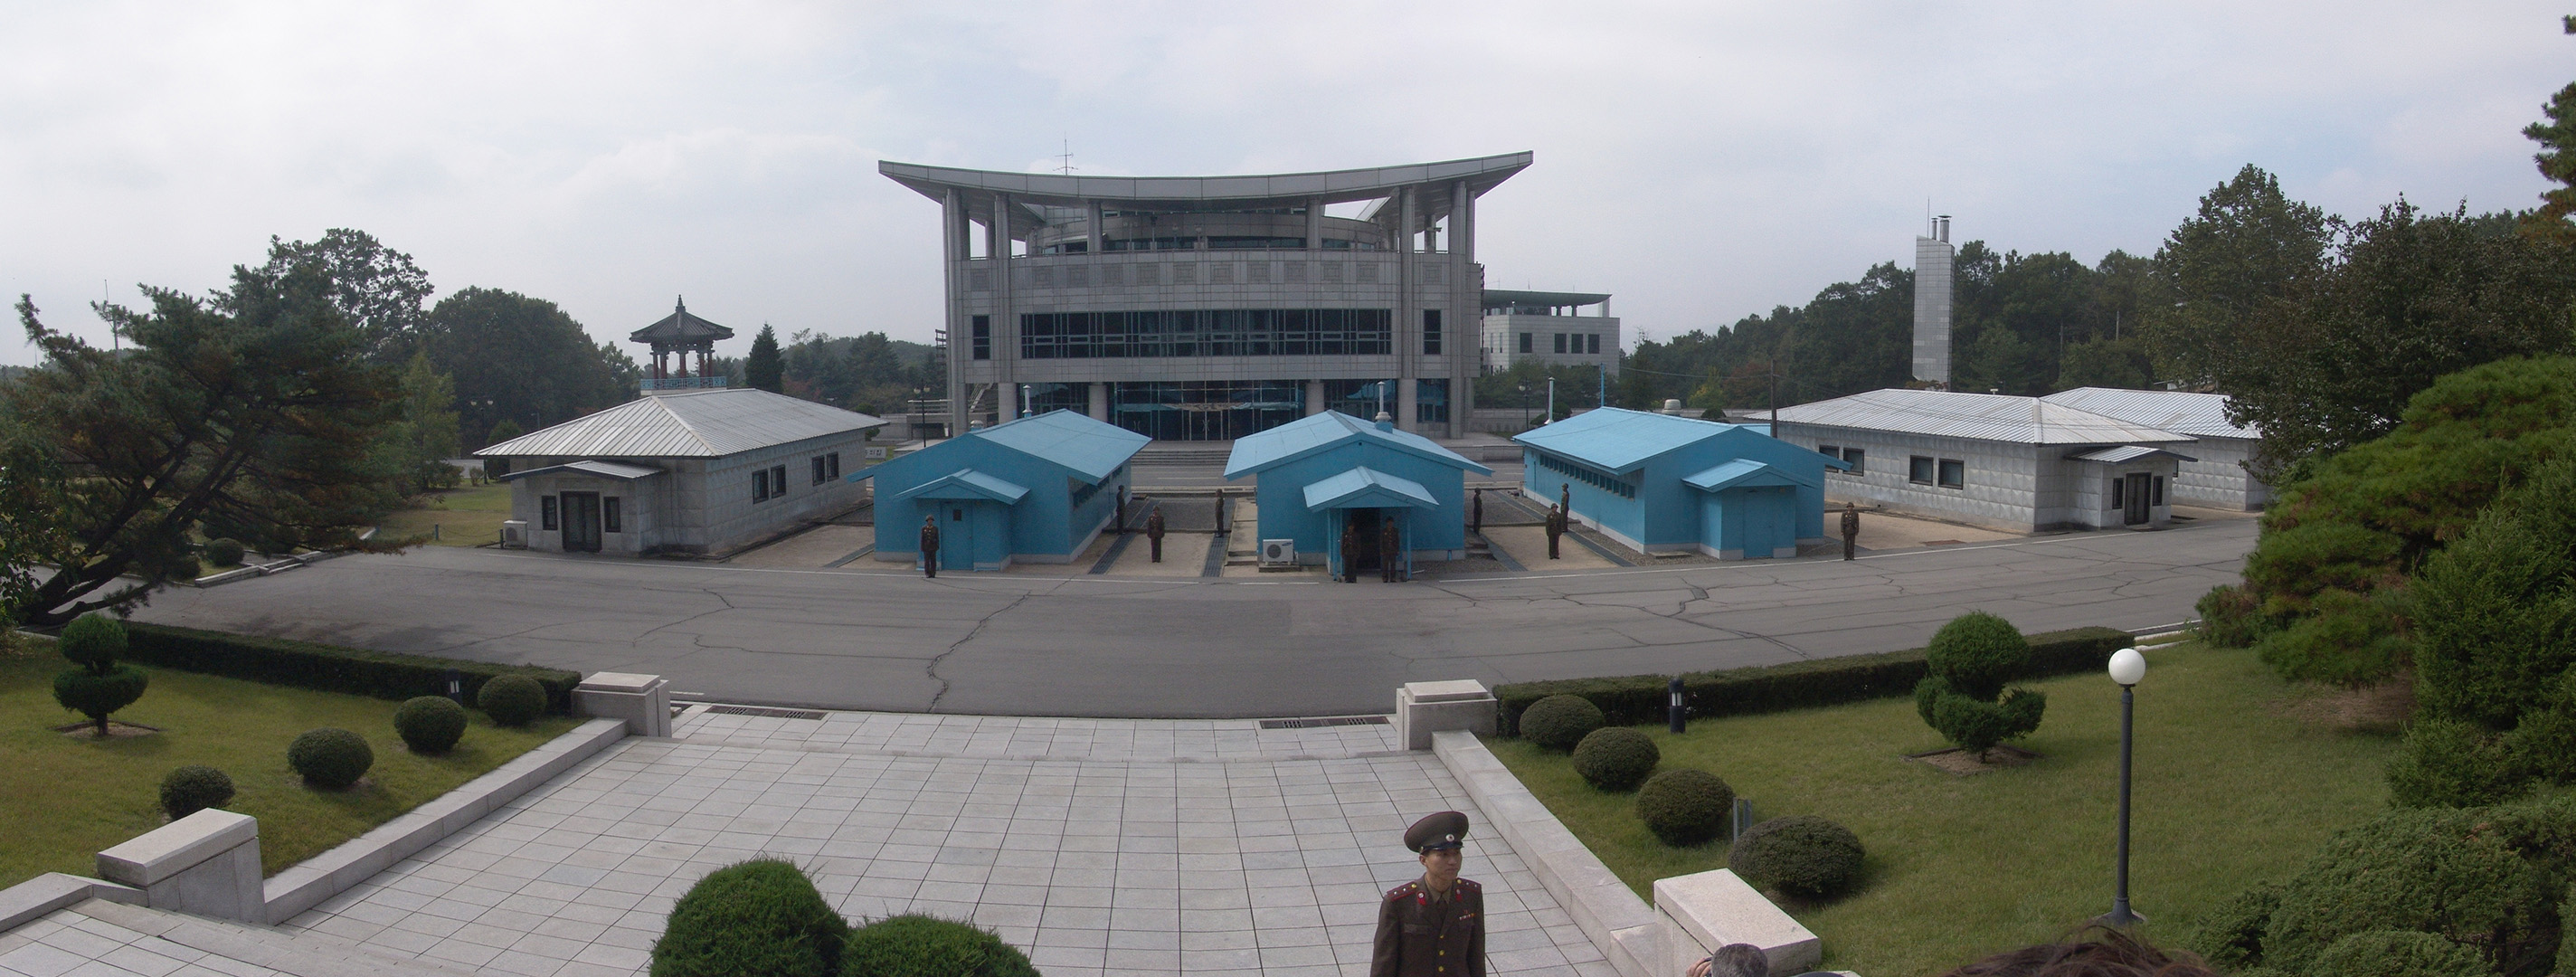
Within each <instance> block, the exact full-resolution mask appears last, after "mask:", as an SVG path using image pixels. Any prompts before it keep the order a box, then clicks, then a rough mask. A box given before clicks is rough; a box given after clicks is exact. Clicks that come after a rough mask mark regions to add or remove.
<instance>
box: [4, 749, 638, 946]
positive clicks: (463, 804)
mask: <svg viewBox="0 0 2576 977" xmlns="http://www.w3.org/2000/svg"><path fill="white" fill-rule="evenodd" d="M625 736H626V721H625V720H622V719H593V720H590V721H588V722H585V723H583V724H581V725H580V726H577V727H574V728H573V730H572V732H569V733H565V734H563V735H561V736H557V737H555V738H554V739H553V740H550V741H548V742H546V743H545V744H544V745H541V746H539V747H537V748H536V749H533V750H529V751H528V752H526V753H523V754H520V755H519V756H518V758H516V759H513V760H511V761H510V762H508V763H504V764H502V765H501V766H500V767H499V768H498V769H496V770H493V771H492V772H491V773H487V774H484V775H482V776H480V777H476V778H474V779H473V780H470V781H467V782H466V783H465V784H464V786H461V787H458V788H456V789H455V790H451V791H448V792H447V793H445V794H441V795H439V796H438V797H436V798H435V799H432V800H430V801H429V802H428V803H425V804H422V805H421V806H419V807H416V808H413V809H411V810H410V811H408V812H405V813H404V814H402V815H400V816H398V817H396V818H394V819H393V820H391V821H387V822H385V823H383V824H380V825H377V826H376V827H375V828H374V829H373V830H370V831H368V832H367V833H366V834H362V835H359V836H357V837H355V838H351V839H349V840H348V841H345V842H342V843H341V844H340V845H339V847H336V848H333V849H331V850H330V851H326V852H323V853H322V854H319V855H315V856H313V857H312V858H308V859H305V860H304V861H303V862H302V863H301V864H298V865H296V866H294V867H292V868H289V869H287V870H286V871H283V872H279V873H277V874H276V875H275V876H272V877H270V878H269V879H268V881H267V882H266V883H265V884H264V885H263V887H262V892H261V894H262V897H263V901H265V902H266V903H267V904H268V922H269V923H270V924H271V925H275V924H278V923H283V922H285V921H287V920H289V919H293V918H295V915H296V914H297V913H301V912H303V911H305V910H307V909H311V908H313V907H314V906H316V905H320V904H321V902H322V901H323V900H325V899H329V898H331V897H332V896H336V895H339V894H340V893H342V892H345V891H347V890H348V889H349V887H351V886H354V885H357V884H358V883H360V882H364V881H366V880H368V879H370V878H373V877H375V875H376V873H378V872H382V871H384V870H386V869H388V868H392V867H393V865H394V863H395V862H399V861H402V860H403V859H405V858H408V857H410V856H411V855H412V854H414V853H416V852H418V851H420V850H421V849H423V848H427V847H429V846H431V845H434V844H437V843H438V842H440V841H443V840H445V839H446V838H447V836H448V835H452V834H455V833H456V832H458V831H461V830H464V828H465V826H466V825H469V824H473V823H474V822H476V821H479V820H482V818H483V816H484V815H487V814H490V813H492V812H493V811H495V810H499V809H500V808H501V807H502V806H503V805H506V804H508V803H510V802H511V801H514V800H517V799H518V798H519V796H520V795H522V794H525V793H527V792H528V791H530V790H534V789H536V788H537V787H538V786H540V785H542V784H544V783H545V782H546V781H549V780H553V779H554V778H556V777H557V776H560V775H562V774H563V772H564V771H566V770H570V769H572V768H573V766H574V765H576V764H579V763H580V762H582V761H584V760H587V759H590V758H591V757H592V756H593V755H596V754H597V753H599V751H601V750H603V749H606V748H607V747H608V745H609V744H611V743H615V742H617V741H618V740H620V739H624V738H625ZM12 891H14V890H12Z"/></svg>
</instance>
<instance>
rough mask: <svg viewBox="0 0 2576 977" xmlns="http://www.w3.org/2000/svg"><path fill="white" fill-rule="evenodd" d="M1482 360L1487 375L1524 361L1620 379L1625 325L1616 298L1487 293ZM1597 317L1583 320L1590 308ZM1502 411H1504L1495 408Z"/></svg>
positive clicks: (1592, 316) (1580, 295)
mask: <svg viewBox="0 0 2576 977" xmlns="http://www.w3.org/2000/svg"><path fill="white" fill-rule="evenodd" d="M1484 297H1485V298H1484V307H1485V308H1484V312H1485V316H1484V321H1483V323H1482V325H1481V329H1480V335H1481V337H1482V338H1481V340H1480V342H1479V346H1480V348H1479V349H1478V351H1477V352H1478V354H1479V355H1481V356H1482V357H1483V358H1484V371H1485V372H1486V373H1500V372H1502V371H1504V370H1508V369H1511V368H1512V364H1514V363H1518V362H1520V361H1522V360H1537V361H1539V362H1541V363H1545V364H1548V365H1550V366H1597V367H1600V368H1602V369H1603V370H1606V371H1608V372H1609V374H1610V375H1611V376H1614V377H1615V376H1618V375H1619V347H1620V343H1621V342H1622V341H1623V340H1622V337H1621V336H1620V333H1619V320H1618V319H1617V318H1615V317H1613V316H1612V315H1611V314H1610V296H1607V295H1601V294H1595V293H1590V292H1520V291H1505V290H1502V289H1493V288H1489V289H1486V290H1485V291H1484ZM1587 307H1589V308H1591V309H1593V310H1594V311H1593V313H1592V314H1591V315H1585V314H1583V310H1584V309H1585V308H1587ZM1494 406H1498V407H1499V406H1502V405H1499V404H1497V405H1494Z"/></svg>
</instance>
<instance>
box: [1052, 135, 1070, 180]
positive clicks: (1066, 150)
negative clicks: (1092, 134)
mask: <svg viewBox="0 0 2576 977" xmlns="http://www.w3.org/2000/svg"><path fill="white" fill-rule="evenodd" d="M1056 155H1057V156H1060V157H1063V159H1064V165H1063V166H1062V167H1061V168H1059V169H1058V171H1057V172H1060V173H1063V174H1064V175H1066V176H1072V175H1073V139H1072V137H1069V136H1068V137H1066V138H1065V140H1064V152H1061V153H1057V154H1056Z"/></svg>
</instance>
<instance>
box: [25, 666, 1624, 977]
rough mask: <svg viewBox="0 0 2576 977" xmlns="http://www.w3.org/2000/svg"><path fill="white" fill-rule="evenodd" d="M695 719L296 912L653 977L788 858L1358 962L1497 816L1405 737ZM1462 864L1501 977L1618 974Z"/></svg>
mask: <svg viewBox="0 0 2576 977" xmlns="http://www.w3.org/2000/svg"><path fill="white" fill-rule="evenodd" d="M677 733H678V736H677V738H675V739H670V740H628V741H625V742H623V743H620V744H618V745H617V746H615V747H612V748H611V749H609V750H606V751H603V752H602V753H601V754H600V755H599V756H596V757H593V758H592V759H590V760H589V761H587V762H585V763H584V764H582V765H581V766H579V767H576V768H575V769H574V770H572V771H571V772H569V773H567V774H566V775H565V776H563V777H560V778H557V779H556V781H555V782H553V783H552V784H549V785H548V786H547V787H545V788H543V789H540V790H538V791H535V792H532V793H530V794H529V795H528V796H526V797H522V798H521V799H519V800H518V801H516V802H514V803H512V804H510V805H508V806H507V807H506V808H504V809H503V810H501V811H497V812H495V813H494V814H493V815H492V816H491V817H487V818H485V819H484V820H482V821H480V822H477V823H475V824H474V825H472V826H471V827H469V828H467V829H466V830H464V831H462V832H459V833H458V834H457V835H455V836H454V837H451V838H448V839H446V840H444V841H441V842H439V843H438V844H436V845H432V846H430V847H429V848H428V849H426V850H423V851H422V852H420V853H419V854H417V855H415V856H413V857H411V858H408V859H405V860H403V861H402V862H400V863H398V864H396V865H395V866H394V867H392V868H390V869H388V870H386V871H385V872H384V873H382V874H380V875H378V876H377V877H375V878H374V879H371V880H369V881H367V882H365V883H362V884H361V885H359V886H358V887H356V888H353V889H351V890H350V891H349V892H348V893H344V894H343V895H342V896H341V897H339V898H335V899H333V900H330V901H328V902H326V903H324V904H323V905H321V906H317V907H315V908H314V909H313V910H311V911H308V912H306V913H304V914H302V915H299V916H297V917H296V918H295V919H293V920H291V921H289V922H288V923H287V926H288V927H289V928H291V929H301V930H312V931H317V932H324V933H334V934H338V935H340V936H342V937H345V938H350V939H355V940H358V941H359V942H361V943H362V945H364V946H366V947H367V948H369V949H372V950H375V951H377V952H380V953H386V954H393V955H401V956H414V957H421V958H426V959H429V960H434V961H440V962H443V963H446V964H448V965H451V966H454V965H463V966H468V967H474V968H479V969H482V970H484V971H486V972H492V973H511V974H525V975H529V977H556V975H567V977H586V975H591V974H641V973H643V972H644V971H645V969H646V967H647V963H648V956H647V955H648V953H649V950H650V948H651V945H652V942H653V940H655V939H657V938H658V937H659V936H660V931H661V927H662V921H663V918H664V917H665V916H666V915H667V914H668V913H669V911H670V907H671V904H672V902H673V901H674V900H675V899H677V898H678V897H679V895H680V894H681V893H682V892H685V891H686V890H687V888H688V887H689V885H690V884H692V883H694V882H695V881H696V880H697V879H698V878H699V877H701V876H703V875H704V874H706V873H707V872H708V871H711V870H713V869H715V868H718V867H721V866H723V865H726V864H729V863H732V862H735V861H739V860H741V859H745V858H752V857H760V856H777V857H785V858H788V859H789V860H791V861H794V862H796V863H797V864H799V865H801V866H804V867H805V868H806V870H807V872H808V873H809V874H811V875H813V876H814V877H815V882H816V885H817V887H818V888H820V889H821V890H822V891H823V892H824V893H825V895H826V896H827V897H828V898H830V899H831V900H832V901H833V902H834V903H835V905H836V907H837V908H838V909H839V910H840V911H841V912H842V913H843V914H844V915H847V916H849V917H851V918H852V919H853V920H860V921H864V920H866V919H870V918H877V917H883V916H889V915H894V914H898V913H905V912H930V913H934V914H938V915H945V916H950V917H957V918H967V919H972V920H974V921H976V922H977V923H979V924H981V925H984V926H987V927H990V928H992V929H993V930H995V931H996V932H998V933H1000V934H1001V935H1002V937H1003V938H1004V939H1006V940H1008V941H1010V942H1011V943H1012V944H1014V945H1017V946H1019V947H1021V948H1023V949H1024V950H1026V951H1028V953H1029V954H1030V958H1031V960H1032V961H1033V962H1034V963H1035V964H1036V965H1037V966H1038V967H1039V968H1040V969H1041V970H1043V971H1044V972H1046V973H1047V974H1049V975H1050V977H1092V975H1106V974H1112V973H1116V974H1151V975H1176V974H1183V973H1187V974H1194V975H1195V974H1202V973H1218V974H1225V973H1240V974H1265V975H1289V974H1300V975H1302V974H1354V975H1355V974H1361V973H1365V972H1366V969H1367V961H1368V942H1369V937H1370V934H1371V932H1372V930H1373V928H1374V923H1375V919H1376V901H1377V896H1378V894H1379V893H1380V892H1382V891H1384V890H1385V889H1388V888H1392V887H1394V886H1395V885H1398V884H1401V883H1402V882H1404V881H1406V880H1409V879H1411V878H1413V877H1414V876H1416V875H1418V874H1419V873H1420V866H1419V865H1417V864H1416V863H1415V862H1414V861H1413V859H1412V858H1411V856H1410V855H1409V854H1408V853H1406V852H1405V851H1404V850H1403V848H1402V846H1401V845H1400V844H1398V842H1397V839H1398V837H1399V836H1400V835H1401V833H1402V831H1403V828H1404V826H1405V825H1406V824H1407V823H1409V821H1410V819H1411V818H1413V817H1417V816H1419V815H1420V814H1422V813H1428V812H1430V811H1434V810H1439V809H1442V808H1455V809H1458V810H1463V811H1467V812H1468V813H1469V815H1470V816H1471V817H1476V816H1477V812H1476V810H1475V808H1474V807H1473V805H1472V802H1470V801H1469V800H1468V799H1467V796H1466V792H1465V791H1464V790H1463V789H1461V788H1460V787H1459V785H1458V783H1457V782H1456V780H1455V779H1454V778H1452V777H1451V776H1450V775H1449V773H1448V771H1447V769H1446V768H1445V767H1443V766H1441V764H1440V763H1439V761H1438V760H1437V759H1435V758H1433V757H1432V756H1430V755H1429V754H1427V753H1413V752H1408V751H1403V750H1399V749H1397V748H1396V744H1395V743H1394V741H1393V737H1394V732H1393V729H1392V728H1391V727H1389V726H1385V725H1348V726H1324V727H1313V728H1305V729H1283V730H1264V729H1261V728H1259V724H1258V723H1256V722H1253V721H1249V720H1207V721H1141V720H1091V719H1025V718H1021V719H1014V718H1002V717H983V716H926V715H897V714H875V713H827V714H825V716H824V718H822V719H820V720H812V719H790V718H780V717H765V716H735V715H724V714H717V713H711V712H708V711H706V710H705V709H703V708H699V709H692V710H691V711H690V712H689V714H688V715H686V716H684V717H682V720H681V722H680V724H679V728H678V730H677ZM1479 820H1481V818H1479ZM1466 855H1467V865H1468V871H1467V874H1468V876H1469V877H1471V878H1476V879H1478V880H1480V881H1482V882H1483V883H1484V884H1485V890H1486V900H1487V910H1488V916H1489V918H1490V924H1489V925H1490V926H1491V931H1490V932H1491V935H1490V936H1489V937H1488V939H1489V940H1491V941H1492V942H1493V944H1494V952H1493V953H1492V960H1493V963H1494V967H1493V968H1492V971H1491V972H1492V973H1495V974H1511V975H1521V974H1574V973H1583V972H1587V971H1588V972H1596V973H1597V972H1604V971H1606V967H1604V966H1602V965H1601V964H1600V961H1601V955H1600V952H1599V951H1598V950H1597V948H1595V947H1593V946H1592V945H1591V944H1590V943H1589V942H1587V941H1585V940H1584V939H1583V937H1582V934H1581V933H1580V932H1579V931H1577V930H1576V929H1575V928H1574V927H1573V926H1572V925H1571V920H1570V919H1569V918H1568V917H1567V916H1566V914H1565V912H1564V910H1563V909H1561V908H1560V907H1558V906H1557V905H1556V903H1555V901H1554V900H1553V899H1552V898H1551V897H1550V896H1549V895H1548V894H1547V892H1546V891H1545V890H1544V889H1542V888H1540V887H1539V886H1538V884H1537V882H1536V880H1535V879H1534V878H1533V877H1532V876H1531V875H1530V874H1529V873H1528V871H1527V870H1526V867H1525V866H1524V864H1523V863H1522V861H1521V859H1520V858H1519V856H1518V855H1517V854H1516V853H1514V852H1513V851H1511V849H1510V848H1509V846H1507V845H1505V844H1504V843H1503V842H1502V841H1501V839H1500V838H1499V837H1497V836H1494V835H1492V834H1491V833H1490V832H1487V833H1481V834H1478V835H1475V836H1471V837H1470V838H1469V839H1468V846H1467V853H1466ZM22 932H23V931H22ZM5 963H6V959H5V958H0V965H5Z"/></svg>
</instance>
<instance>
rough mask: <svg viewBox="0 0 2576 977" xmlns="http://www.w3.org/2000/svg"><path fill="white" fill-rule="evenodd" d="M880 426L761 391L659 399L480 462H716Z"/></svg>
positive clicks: (528, 437) (553, 431) (570, 425)
mask: <svg viewBox="0 0 2576 977" xmlns="http://www.w3.org/2000/svg"><path fill="white" fill-rule="evenodd" d="M884 423H885V421H883V420H880V419H878V418H875V417H870V416H868V415H866V414H861V413H857V412H855V411H846V410H842V409H840V408H838V407H831V406H827V405H824V404H818V403H815V402H813V401H810V400H798V399H796V398H794V397H789V396H786V395H784V394H774V393H770V392H769V391H766V390H754V389H749V388H743V389H718V390H691V391H684V392H672V393H664V394H660V395H657V396H651V397H644V398H640V399H637V400H631V401H628V402H626V403H624V404H620V405H618V406H615V407H611V408H609V409H607V410H604V411H600V412H599V413H596V414H592V415H590V416H587V417H579V418H574V419H572V420H569V421H565V422H563V423H561V424H557V425H555V426H553V427H549V428H546V429H544V430H541V431H532V432H530V433H528V434H524V435H521V436H519V437H516V438H512V439H510V440H508V441H504V442H501V443H500V444H496V445H492V446H490V447H487V448H484V449H482V450H481V451H477V452H475V454H476V455H479V456H483V457H523V458H524V457H573V456H581V457H589V458H721V457H724V456H726V455H731V454H738V453H740V452H744V451H750V450H753V449H757V448H766V447H770V446H773V445H781V444H790V443H793V442H797V441H803V440H805V439H807V438H818V437H823V436H825V435H831V434H840V433H843V432H847V431H856V430H861V429H864V428H871V427H876V426H879V425H882V424H884Z"/></svg>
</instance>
